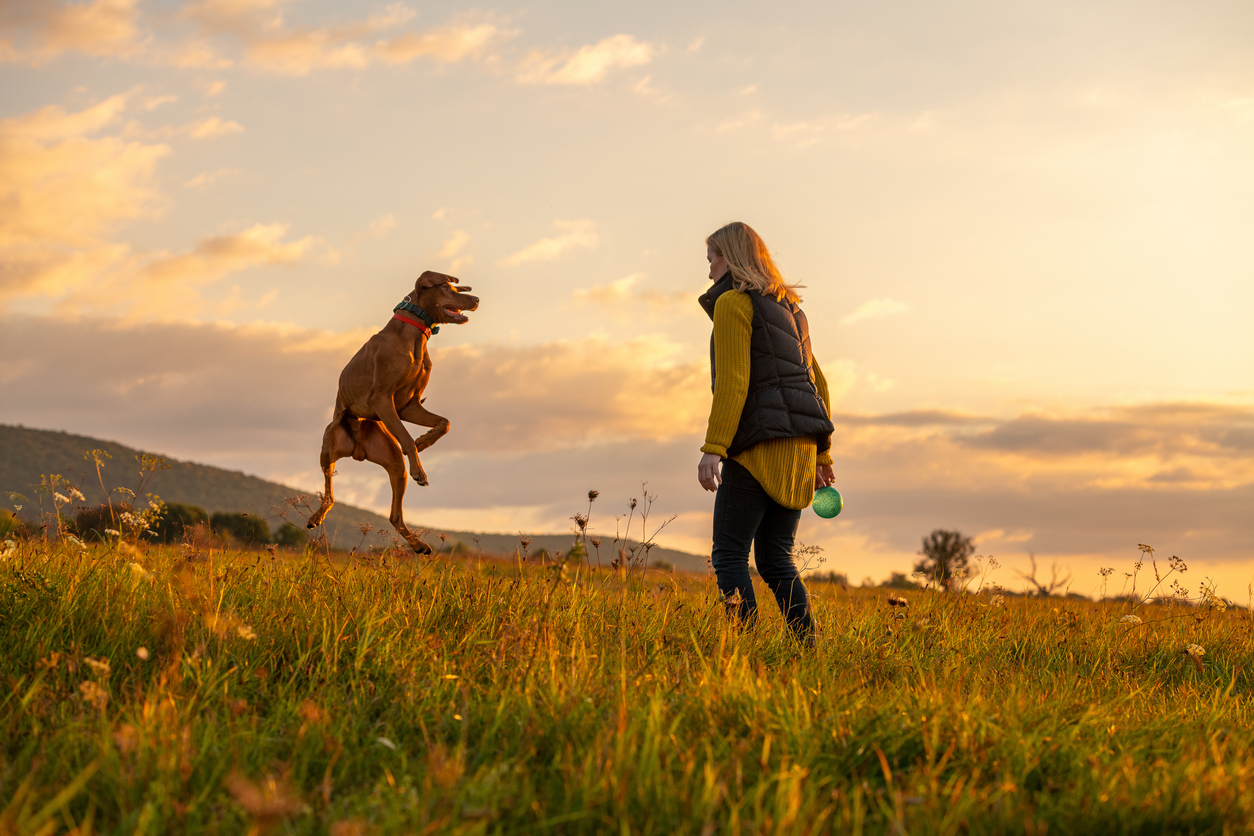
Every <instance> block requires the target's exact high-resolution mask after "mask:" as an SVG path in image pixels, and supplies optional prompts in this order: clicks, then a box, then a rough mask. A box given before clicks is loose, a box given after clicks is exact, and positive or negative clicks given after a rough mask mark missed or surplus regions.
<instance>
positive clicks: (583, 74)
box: [518, 35, 654, 85]
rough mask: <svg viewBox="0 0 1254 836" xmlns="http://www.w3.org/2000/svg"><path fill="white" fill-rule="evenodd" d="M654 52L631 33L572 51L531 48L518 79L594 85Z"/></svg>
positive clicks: (650, 55) (640, 63)
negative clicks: (616, 70)
mask: <svg viewBox="0 0 1254 836" xmlns="http://www.w3.org/2000/svg"><path fill="white" fill-rule="evenodd" d="M653 54H654V48H653V46H652V45H651V44H649V43H646V42H642V41H637V40H636V39H635V38H633V37H632V36H631V35H613V36H611V37H608V38H605V39H603V40H601V41H599V42H597V43H595V44H592V45H589V46H583V47H580V48H579V49H578V50H576V51H574V52H573V53H572V52H571V51H569V50H557V51H546V50H533V51H532V52H531V53H530V54H529V55H528V56H527V58H526V60H524V61H523V62H522V64H521V65H520V66H519V68H518V80H519V81H521V82H523V83H524V84H568V85H589V84H596V83H598V82H601V81H604V80H605V77H606V75H608V74H609V72H610V71H611V70H615V69H625V68H628V67H638V66H641V65H643V64H648V63H649V62H650V61H652V60H653Z"/></svg>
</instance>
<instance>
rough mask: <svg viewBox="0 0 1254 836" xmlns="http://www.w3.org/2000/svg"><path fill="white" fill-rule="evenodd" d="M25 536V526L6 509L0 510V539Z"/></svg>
mask: <svg viewBox="0 0 1254 836" xmlns="http://www.w3.org/2000/svg"><path fill="white" fill-rule="evenodd" d="M26 536H27V531H26V526H25V524H23V523H22V521H21V520H19V519H18V518H17V517H16V516H14V514H13V512H12V511H10V510H9V509H7V508H0V538H6V537H20V538H25V537H26Z"/></svg>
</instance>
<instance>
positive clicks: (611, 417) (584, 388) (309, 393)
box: [0, 316, 709, 491]
mask: <svg viewBox="0 0 1254 836" xmlns="http://www.w3.org/2000/svg"><path fill="white" fill-rule="evenodd" d="M370 333H371V332H352V333H347V334H335V333H329V332H320V331H312V330H308V329H299V328H294V327H287V326H273V325H254V326H241V327H229V326H224V325H217V324H215V325H198V324H189V323H144V324H128V323H127V322H125V321H122V320H118V319H107V318H94V319H90V320H83V321H79V322H69V321H65V320H63V319H60V318H54V317H23V316H15V317H12V318H11V319H10V320H9V321H8V322H6V328H5V329H3V330H2V331H0V353H2V354H3V356H4V357H5V358H6V364H5V365H4V367H3V368H2V369H0V386H3V388H4V391H5V393H6V397H5V398H4V399H2V400H0V422H6V423H15V422H20V423H23V424H27V425H30V426H39V427H50V428H66V429H73V430H75V431H82V432H85V433H88V434H91V435H96V436H103V437H109V438H114V439H117V440H121V441H124V442H133V443H135V444H139V445H140V446H143V447H145V448H147V449H156V450H159V451H161V452H165V453H169V454H170V455H175V456H179V457H181V458H191V459H195V460H199V461H210V462H213V463H218V464H224V465H225V466H235V467H246V469H248V470H249V471H250V472H254V473H260V474H261V475H266V476H270V475H274V474H275V473H290V472H300V471H305V470H308V472H309V473H311V474H316V473H317V467H316V460H317V451H318V445H319V443H320V438H321V434H322V429H323V427H324V426H325V423H326V421H328V420H329V418H330V413H331V407H332V405H333V403H334V400H335V388H336V381H337V379H338V377H339V373H340V370H341V369H342V368H343V366H344V364H345V363H347V361H348V359H349V358H350V357H351V356H352V355H353V354H354V353H355V352H356V351H357V349H358V348H359V347H360V346H361V345H362V343H364V342H365V340H366V339H367V338H368V337H369V335H370ZM677 350H678V347H677V346H675V345H672V344H668V343H666V341H665V340H662V339H659V338H657V337H642V338H640V339H637V340H634V341H631V342H627V343H617V342H609V341H606V340H597V339H589V340H580V341H558V342H554V343H548V344H541V345H534V346H526V347H515V346H499V345H489V346H461V347H450V348H444V349H438V348H437V349H436V350H434V351H433V357H432V359H433V362H434V367H435V371H434V373H433V375H432V383H431V386H430V388H429V389H428V391H427V407H428V408H430V409H432V410H433V411H435V412H437V413H439V414H441V415H444V416H447V417H448V418H449V419H450V420H451V421H452V425H453V431H452V432H451V433H450V434H449V435H448V436H447V437H446V438H445V439H444V440H442V441H441V442H440V444H439V445H438V447H436V448H433V450H432V451H431V452H429V453H427V454H425V456H424V458H429V459H430V460H431V461H432V462H433V463H438V462H439V461H441V460H446V461H454V460H456V459H457V458H458V457H465V456H468V455H473V456H482V455H488V456H503V457H509V456H513V455H516V454H517V453H518V452H519V451H527V452H528V453H529V454H531V455H534V456H540V455H542V454H544V453H545V452H546V451H548V452H553V451H560V450H566V449H580V448H586V447H590V446H597V445H601V444H611V445H613V444H630V443H633V442H649V443H653V442H654V441H657V442H664V441H667V440H674V439H676V438H682V437H688V436H691V435H692V434H693V433H694V432H697V431H698V430H699V429H700V428H701V426H702V425H703V424H704V420H705V411H706V409H707V408H708V399H709V395H708V391H709V384H708V377H707V373H706V370H705V368H704V366H702V365H701V364H684V363H676V362H674V357H675V353H676V351H677ZM54 378H55V379H56V380H57V381H58V384H57V385H56V386H49V385H48V383H47V381H48V380H49V379H54ZM689 443H690V442H689ZM694 449H695V448H694ZM380 473H381V471H380ZM467 476H468V474H467V473H462V474H461V475H460V476H458V477H457V478H458V479H466V478H467ZM537 478H539V475H538V474H537ZM522 484H525V482H524V483H522ZM515 489H517V486H515ZM583 490H584V491H586V490H587V488H586V487H585V488H584V489H583Z"/></svg>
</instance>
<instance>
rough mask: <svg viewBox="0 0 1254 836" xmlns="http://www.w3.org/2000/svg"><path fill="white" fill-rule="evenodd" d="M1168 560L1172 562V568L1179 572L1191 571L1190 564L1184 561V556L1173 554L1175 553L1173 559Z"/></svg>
mask: <svg viewBox="0 0 1254 836" xmlns="http://www.w3.org/2000/svg"><path fill="white" fill-rule="evenodd" d="M1167 562H1168V563H1170V564H1171V568H1172V569H1175V570H1176V571H1177V572H1187V571H1189V566H1188V564H1187V563H1185V562H1184V558H1182V557H1176V556H1175V555H1174V554H1173V555H1172V556H1171V560H1169V561H1167Z"/></svg>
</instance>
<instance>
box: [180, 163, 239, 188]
mask: <svg viewBox="0 0 1254 836" xmlns="http://www.w3.org/2000/svg"><path fill="white" fill-rule="evenodd" d="M236 174H239V169H238V168H220V169H218V170H217V171H206V172H204V173H203V174H197V175H196V176H195V177H193V178H192V179H190V180H188V181H187V182H186V183H184V184H183V187H184V188H187V189H203V188H204V187H205V186H208V185H209V184H210V183H213V182H214V181H216V180H221V179H222V178H223V177H233V176H234V175H236Z"/></svg>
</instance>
